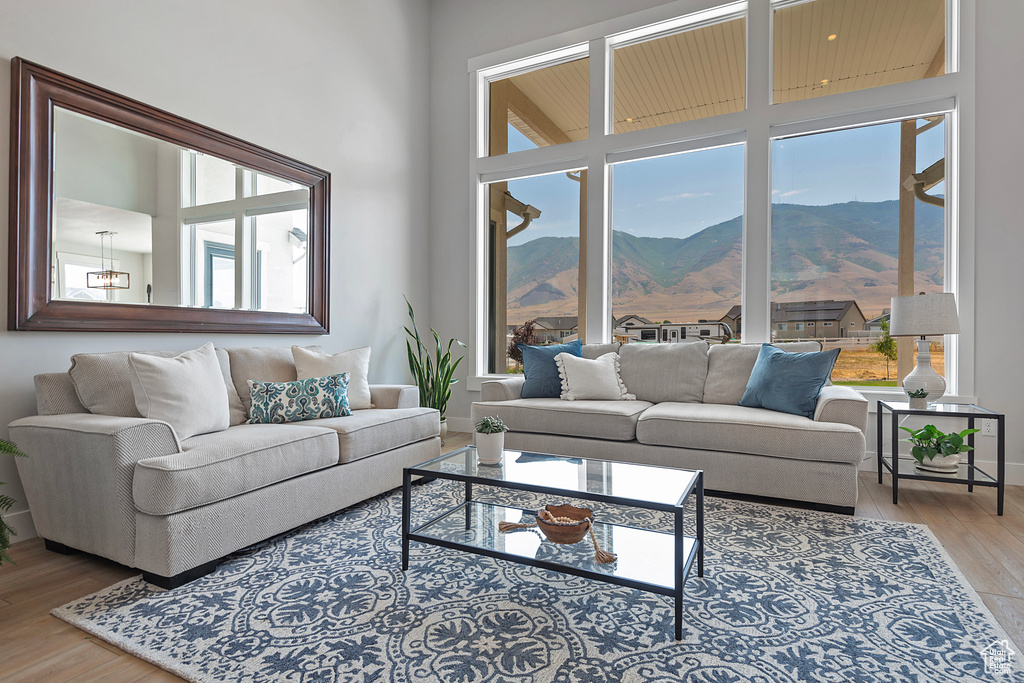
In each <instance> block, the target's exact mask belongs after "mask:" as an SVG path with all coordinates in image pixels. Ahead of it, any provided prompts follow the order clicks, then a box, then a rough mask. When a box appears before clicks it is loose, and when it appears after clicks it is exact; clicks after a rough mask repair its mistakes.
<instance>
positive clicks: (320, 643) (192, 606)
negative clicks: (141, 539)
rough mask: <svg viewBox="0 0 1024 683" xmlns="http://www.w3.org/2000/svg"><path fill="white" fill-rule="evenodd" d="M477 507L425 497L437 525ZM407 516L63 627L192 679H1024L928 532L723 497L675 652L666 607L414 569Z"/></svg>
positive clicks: (81, 606)
mask: <svg viewBox="0 0 1024 683" xmlns="http://www.w3.org/2000/svg"><path fill="white" fill-rule="evenodd" d="M460 494H461V487H456V486H454V485H452V484H451V483H449V482H440V481H435V482H432V483H430V484H426V485H424V486H419V487H416V488H415V489H414V492H413V495H414V498H415V500H416V505H417V507H418V510H417V513H418V516H419V517H420V518H422V519H427V518H429V517H428V515H429V516H433V515H434V514H436V513H437V512H438V511H440V510H441V509H442V508H446V507H449V506H451V505H452V504H453V503H454V502H455V501H457V500H459V498H458V496H459V495H460ZM486 494H487V491H486V489H481V490H480V492H479V495H478V497H479V498H486ZM502 495H506V496H509V495H510V496H519V495H522V494H515V493H503V494H502ZM519 502H523V503H524V505H523V507H533V506H532V505H530V504H529V501H524V500H523V499H522V498H520V499H519ZM400 509H401V497H400V495H398V494H390V495H385V496H381V497H378V498H375V499H372V500H370V501H367V502H366V503H364V504H361V505H358V506H356V507H354V508H351V509H349V510H346V511H344V512H341V513H339V514H338V515H335V516H334V517H331V518H328V519H326V520H323V521H320V522H317V523H315V524H312V525H308V526H306V527H303V528H301V529H299V530H297V531H295V532H292V533H291V534H289V535H287V536H285V537H282V538H279V539H276V540H275V541H273V542H269V543H266V544H263V545H262V546H258V547H254V548H250V549H248V550H245V551H242V552H240V553H237V554H236V555H235V556H233V558H232V559H231V560H230V561H228V562H226V563H225V564H223V565H222V566H221V567H220V568H219V569H218V570H217V572H215V573H214V574H211V575H209V576H207V577H204V578H202V579H199V580H197V581H194V582H192V583H190V584H187V585H186V586H183V587H181V588H178V589H175V590H172V591H162V590H159V589H156V588H153V587H151V586H150V585H148V584H146V583H144V582H143V581H142V579H141V578H135V579H129V580H128V581H124V582H122V583H120V584H117V585H115V586H112V587H110V588H108V589H106V590H104V591H102V592H100V593H96V594H95V595H91V596H88V597H85V598H82V599H81V600H77V601H75V602H73V603H71V604H69V605H66V606H64V607H61V608H58V609H56V610H54V612H53V614H54V615H56V616H58V617H59V618H61V619H63V620H65V621H67V622H69V623H71V624H74V625H75V626H78V627H79V628H81V629H83V630H85V631H88V632H89V633H91V634H93V635H95V636H98V637H100V638H102V639H104V640H106V641H108V642H110V643H113V644H115V645H117V646H118V647H120V648H122V649H123V650H125V651H127V652H130V653H132V654H134V655H136V656H138V657H141V658H142V659H145V660H148V661H150V662H152V663H154V664H156V665H158V666H160V667H163V668H165V669H168V670H170V671H172V672H174V673H176V674H178V675H180V676H182V677H184V678H186V679H189V680H191V681H293V682H295V683H309V682H312V681H338V682H341V681H446V682H447V681H455V682H458V683H481V682H484V681H487V682H496V683H498V682H500V683H518V682H522V681H555V682H557V683H612V682H618V681H630V682H637V683H640V682H647V681H652V682H653V681H682V680H685V681H689V682H693V683H732V682H737V683H738V682H741V681H753V682H758V683H776V682H778V681H789V680H799V681H872V682H874V681H919V682H921V683H923V682H925V681H961V680H964V681H975V680H981V681H1024V674H1022V673H1021V669H1020V668H1019V666H1018V665H1017V664H1016V663H1015V662H1012V661H1007V659H1006V658H1007V657H1009V658H1010V659H1011V660H1012V659H1014V658H1016V659H1020V657H1021V656H1020V655H1019V654H1018V655H1016V657H1014V655H1013V654H1007V653H1006V649H1005V648H1006V647H1007V645H1008V643H1007V642H1006V635H1005V633H1004V632H1003V631H1002V630H1001V629H1000V628H999V626H998V625H997V624H996V622H995V620H994V619H993V618H992V616H991V615H990V614H989V612H988V611H987V610H986V608H985V607H984V605H983V604H982V603H981V601H980V599H979V598H978V595H977V594H976V593H975V592H974V591H973V590H972V589H971V588H970V586H969V585H968V584H967V582H966V580H965V579H964V577H963V575H962V574H961V573H960V572H959V571H958V570H957V569H956V567H955V566H954V565H953V563H952V561H951V560H950V558H949V557H948V556H947V555H946V553H945V551H943V550H942V549H941V547H940V546H939V544H938V542H937V541H936V540H935V537H934V536H933V535H932V534H931V532H929V531H928V530H927V529H926V528H925V527H923V526H920V525H912V524H899V523H892V522H882V521H876V520H870V519H861V518H852V517H845V516H840V515H832V514H827V513H818V512H808V511H803V510H794V509H789V508H783V507H774V506H768V505H760V504H755V503H746V502H737V501H730V500H721V499H715V498H708V499H707V500H706V537H707V546H708V547H707V556H706V565H705V576H704V578H703V579H698V578H697V577H696V576H692V577H691V578H690V580H689V581H688V582H687V585H686V593H687V600H686V604H685V607H684V610H685V611H684V616H685V622H686V623H685V625H684V628H683V640H682V641H675V640H674V639H673V637H672V636H673V633H672V625H673V616H672V602H671V600H670V599H668V598H663V597H661V596H657V595H653V594H650V593H642V592H639V591H635V590H631V589H626V588H621V587H616V586H609V585H607V584H603V583H597V582H594V581H591V580H587V579H581V578H576V577H571V576H566V575H562V574H557V573H553V572H548V571H544V570H537V569H533V568H529V567H524V566H521V565H517V564H512V563H509V562H503V561H498V560H492V559H489V558H484V557H479V556H476V555H469V554H465V553H461V552H456V551H450V550H446V549H442V548H437V547H433V546H430V547H427V546H422V545H419V544H415V543H414V544H413V549H412V557H411V563H410V569H409V571H408V572H406V573H403V572H402V571H401V561H400V546H401V543H400V535H399V520H400ZM595 512H596V513H597V514H598V515H602V516H603V518H604V519H609V517H610V516H613V514H614V513H619V514H623V515H625V521H642V522H644V524H646V523H648V522H650V519H649V516H650V514H651V513H643V516H644V519H642V520H630V519H629V513H628V512H624V511H622V510H621V509H618V510H615V511H612V510H595ZM599 518H601V517H599ZM414 522H415V520H414ZM667 528H670V527H667ZM519 533H536V532H533V531H530V532H519ZM1009 647H1010V648H1012V649H1015V648H1013V646H1012V644H1009Z"/></svg>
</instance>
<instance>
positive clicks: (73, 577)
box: [0, 433, 1024, 683]
mask: <svg viewBox="0 0 1024 683" xmlns="http://www.w3.org/2000/svg"><path fill="white" fill-rule="evenodd" d="M471 440H472V435H470V434H460V433H452V434H449V436H448V439H447V441H446V444H445V447H444V450H445V451H451V450H455V449H458V448H461V447H462V446H465V445H466V444H468V443H470V442H471ZM860 483H861V490H860V501H859V503H858V504H857V515H858V516H862V517H872V518H875V519H887V520H894V521H900V522H916V523H920V524H927V525H928V528H930V529H931V530H932V532H933V533H934V534H935V536H936V537H937V538H938V539H939V541H940V542H941V543H942V545H943V546H944V547H945V548H946V550H947V551H948V552H949V554H950V555H951V556H952V557H953V560H954V561H955V562H956V564H957V566H958V567H959V568H960V570H961V571H962V572H963V573H964V575H965V576H966V577H967V579H968V580H969V581H970V583H971V585H972V586H973V587H974V589H975V590H977V591H978V593H979V594H980V595H981V598H982V600H984V602H985V604H986V605H987V606H988V608H989V609H990V610H991V611H992V613H993V614H994V615H995V617H996V619H997V620H998V621H999V623H1000V624H1002V626H1003V628H1004V629H1006V632H1007V633H1008V634H1009V635H1010V637H1011V638H1012V639H1013V640H1014V642H1016V643H1017V645H1018V647H1017V650H1018V651H1021V647H1020V646H1021V645H1024V487H1020V486H1010V487H1007V489H1006V507H1005V514H1004V515H1003V516H1002V517H997V516H996V514H995V509H996V494H995V490H994V489H988V488H981V487H979V488H976V489H975V491H974V493H970V494H969V493H967V489H966V488H963V487H959V486H955V485H952V484H930V483H923V482H901V483H900V504H899V505H898V506H894V505H893V504H892V491H891V489H890V488H889V484H888V482H886V483H885V484H879V483H878V482H877V479H876V477H875V475H874V474H872V473H870V472H866V473H863V474H862V475H861V480H860ZM11 556H12V557H13V558H14V560H15V561H16V562H17V563H18V564H17V565H13V566H11V565H7V566H4V567H3V568H0V663H2V664H0V678H2V679H3V680H4V681H7V682H11V683H14V682H19V683H20V682H22V681H55V682H58V681H61V682H62V681H112V682H118V683H120V682H122V681H123V682H125V683H128V682H130V681H146V682H147V683H151V682H154V681H175V680H180V679H178V677H177V676H174V675H173V674H170V673H168V672H166V671H163V670H162V669H159V668H157V667H155V666H153V665H152V664H148V663H146V662H144V661H142V660H141V659H138V658H136V657H133V656H132V655H130V654H127V653H125V652H123V651H122V650H120V649H118V648H116V647H114V646H113V645H109V644H108V643H105V642H103V641H102V640H99V639H98V638H93V637H92V636H89V635H88V634H86V633H84V632H83V631H79V630H78V629H76V628H74V627H73V626H69V625H68V624H65V623H64V622H63V621H61V620H59V619H57V618H55V617H52V616H50V614H49V612H50V610H51V609H53V608H54V607H58V606H60V605H63V604H65V603H67V602H70V601H72V600H74V599H76V598H79V597H82V596H84V595H88V594H90V593H94V592H96V591H98V590H100V589H102V588H105V587H106V586H109V585H111V584H114V583H117V582H118V581H122V580H124V579H127V578H129V577H131V576H134V575H135V574H136V573H137V572H135V571H132V570H130V569H126V568H124V567H121V566H120V565H116V564H114V563H112V562H108V561H107V560H103V559H100V558H96V557H87V556H83V555H58V554H56V553H51V552H48V551H47V550H45V549H44V548H43V542H42V540H41V539H38V538H34V539H31V540H28V541H22V542H20V543H16V544H14V545H13V546H12V547H11Z"/></svg>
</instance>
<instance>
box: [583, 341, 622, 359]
mask: <svg viewBox="0 0 1024 683" xmlns="http://www.w3.org/2000/svg"><path fill="white" fill-rule="evenodd" d="M620 346H622V344H620V343H619V342H611V343H610V344H584V345H583V357H584V358H586V359H588V360H594V359H595V358H600V357H601V356H603V355H605V354H606V353H618V352H619V347H620Z"/></svg>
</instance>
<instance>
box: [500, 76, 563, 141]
mask: <svg viewBox="0 0 1024 683" xmlns="http://www.w3.org/2000/svg"><path fill="white" fill-rule="evenodd" d="M498 83H506V84H507V88H508V90H507V102H508V105H507V106H508V109H509V110H510V111H511V112H512V113H513V114H515V115H516V116H518V117H519V119H520V120H521V121H522V122H523V123H525V124H526V125H527V126H529V127H530V129H531V130H533V131H534V132H535V133H536V134H537V135H539V136H540V137H541V138H543V140H544V142H546V143H548V144H549V145H560V144H562V143H565V142H572V140H571V139H570V138H569V136H568V135H566V133H565V131H564V130H562V129H561V128H559V127H558V126H556V125H555V123H554V121H552V120H551V119H549V118H548V115H547V114H545V113H544V112H543V111H542V110H541V108H540V107H538V106H537V105H536V104H535V103H534V101H533V100H531V99H530V98H529V97H527V96H526V93H524V92H523V91H522V90H520V89H519V88H518V87H517V86H516V85H515V84H514V83H512V82H511V81H508V80H506V81H498ZM495 85H496V84H495ZM493 87H494V86H493V85H492V86H491V88H492V92H493ZM491 111H492V116H493V111H494V104H493V101H492V104H491ZM506 125H507V120H506ZM505 135H506V140H507V136H508V128H506V129H505ZM507 144H508V143H507V142H506V145H507ZM492 154H493V152H492Z"/></svg>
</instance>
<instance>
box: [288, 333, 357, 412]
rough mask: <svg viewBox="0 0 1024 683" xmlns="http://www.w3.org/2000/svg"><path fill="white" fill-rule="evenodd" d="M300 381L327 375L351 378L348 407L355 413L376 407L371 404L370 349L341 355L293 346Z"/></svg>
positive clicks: (345, 352) (340, 353) (349, 379)
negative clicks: (345, 375)
mask: <svg viewBox="0 0 1024 683" xmlns="http://www.w3.org/2000/svg"><path fill="white" fill-rule="evenodd" d="M292 359H293V360H294V361H295V373H296V374H297V375H298V379H313V378H314V377H326V376H327V375H340V374H342V373H345V374H347V375H348V405H349V408H351V409H352V410H365V409H367V408H372V407H373V404H371V403H370V381H369V379H368V378H369V375H370V347H369V346H362V347H360V348H358V349H349V350H348V351H341V352H339V353H334V354H330V353H320V352H318V351H310V350H309V349H304V348H302V347H301V346H293V347H292Z"/></svg>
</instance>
